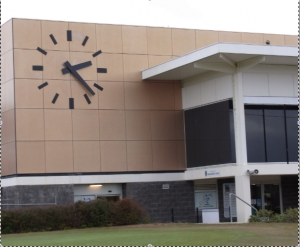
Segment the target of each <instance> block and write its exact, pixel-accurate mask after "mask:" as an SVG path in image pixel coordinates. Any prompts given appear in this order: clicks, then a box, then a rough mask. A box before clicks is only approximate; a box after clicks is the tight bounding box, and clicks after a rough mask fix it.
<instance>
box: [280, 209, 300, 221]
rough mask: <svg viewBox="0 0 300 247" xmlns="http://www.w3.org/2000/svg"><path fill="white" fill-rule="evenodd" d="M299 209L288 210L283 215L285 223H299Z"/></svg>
mask: <svg viewBox="0 0 300 247" xmlns="http://www.w3.org/2000/svg"><path fill="white" fill-rule="evenodd" d="M298 215H299V212H298V208H288V209H287V210H286V211H285V212H284V214H283V221H284V222H290V223H297V222H298Z"/></svg>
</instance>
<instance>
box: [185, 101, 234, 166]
mask: <svg viewBox="0 0 300 247" xmlns="http://www.w3.org/2000/svg"><path fill="white" fill-rule="evenodd" d="M231 105H232V104H231V103H230V101H224V102H220V103H216V104H212V105H208V106H204V107H198V108H195V109H191V110H187V111H185V134H186V149H187V166H188V167H197V166H206V165H215V164H225V163H233V162H235V155H234V154H235V152H234V150H232V149H234V143H232V140H234V128H233V118H232V116H231V117H230V114H231V115H232V107H231ZM230 111H231V113H230ZM231 125H232V126H231ZM233 155H234V156H233Z"/></svg>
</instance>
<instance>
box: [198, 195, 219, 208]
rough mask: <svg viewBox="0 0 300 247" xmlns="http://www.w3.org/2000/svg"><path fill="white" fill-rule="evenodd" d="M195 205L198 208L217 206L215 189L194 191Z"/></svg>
mask: <svg viewBox="0 0 300 247" xmlns="http://www.w3.org/2000/svg"><path fill="white" fill-rule="evenodd" d="M195 207H196V208H197V207H198V209H211V208H218V194H217V191H201V192H195Z"/></svg>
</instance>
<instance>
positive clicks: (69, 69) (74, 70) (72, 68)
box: [32, 30, 107, 109]
mask: <svg viewBox="0 0 300 247" xmlns="http://www.w3.org/2000/svg"><path fill="white" fill-rule="evenodd" d="M49 39H51V40H52V42H53V45H56V44H57V41H56V39H55V37H54V36H53V34H50V35H49ZM88 39H89V37H88V36H85V38H84V39H83V41H82V46H85V45H86V43H87V42H88ZM71 41H72V30H67V35H66V42H71ZM37 51H39V52H41V53H42V54H43V55H45V56H46V55H47V51H45V50H43V49H42V48H40V47H37ZM101 53H102V51H101V50H99V51H97V52H95V53H94V54H92V56H93V57H96V56H98V55H100V54H101ZM61 62H62V64H63V65H64V68H62V69H61V73H62V74H67V73H70V74H72V75H73V76H74V77H75V78H76V80H77V82H78V83H81V85H82V86H83V88H84V90H85V92H83V93H82V97H84V98H85V100H86V102H87V104H91V100H90V98H89V97H92V96H93V95H95V92H94V90H95V89H96V90H100V91H103V88H102V87H101V86H100V85H98V84H97V83H95V84H94V88H95V89H94V88H91V87H90V86H89V85H88V84H87V83H86V82H85V80H84V78H82V77H81V76H80V74H79V72H78V71H79V70H82V69H84V68H87V67H89V66H91V65H92V62H91V61H86V62H83V63H79V64H73V65H71V63H70V62H69V61H61ZM32 70H36V71H43V70H44V67H43V66H42V65H32ZM97 73H107V69H106V68H97ZM48 85H49V84H48V82H44V83H42V84H41V85H39V86H38V89H42V88H44V87H46V86H48ZM58 98H59V94H58V93H56V94H55V95H54V96H53V100H52V104H55V103H56V101H57V100H58ZM74 104H75V99H74V98H69V108H70V109H74Z"/></svg>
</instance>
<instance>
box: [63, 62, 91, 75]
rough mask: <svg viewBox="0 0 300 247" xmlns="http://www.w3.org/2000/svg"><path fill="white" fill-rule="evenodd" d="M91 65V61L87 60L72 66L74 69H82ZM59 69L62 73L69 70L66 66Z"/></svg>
mask: <svg viewBox="0 0 300 247" xmlns="http://www.w3.org/2000/svg"><path fill="white" fill-rule="evenodd" d="M91 65H92V62H91V61H88V62H84V63H79V64H76V65H73V66H72V68H73V69H75V70H79V69H83V68H86V67H89V66H91ZM61 71H62V73H63V74H67V73H70V70H69V69H68V68H63V69H61Z"/></svg>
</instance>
